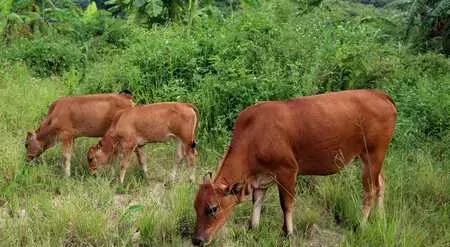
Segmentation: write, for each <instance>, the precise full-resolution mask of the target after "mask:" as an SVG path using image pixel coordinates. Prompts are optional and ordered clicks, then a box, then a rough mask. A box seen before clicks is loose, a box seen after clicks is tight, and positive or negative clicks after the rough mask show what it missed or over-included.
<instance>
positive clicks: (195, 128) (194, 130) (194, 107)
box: [189, 104, 200, 149]
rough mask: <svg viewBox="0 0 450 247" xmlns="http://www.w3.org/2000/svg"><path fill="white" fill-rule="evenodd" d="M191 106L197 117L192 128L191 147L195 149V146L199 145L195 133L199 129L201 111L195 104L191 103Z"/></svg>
mask: <svg viewBox="0 0 450 247" xmlns="http://www.w3.org/2000/svg"><path fill="white" fill-rule="evenodd" d="M189 106H190V107H191V108H192V110H194V112H195V119H194V121H195V124H194V126H193V128H192V142H191V148H192V149H195V147H196V146H197V142H196V141H195V134H196V132H197V129H198V124H199V119H200V113H199V111H198V109H197V107H196V106H195V105H193V104H189Z"/></svg>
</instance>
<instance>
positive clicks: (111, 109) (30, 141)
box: [26, 94, 133, 175]
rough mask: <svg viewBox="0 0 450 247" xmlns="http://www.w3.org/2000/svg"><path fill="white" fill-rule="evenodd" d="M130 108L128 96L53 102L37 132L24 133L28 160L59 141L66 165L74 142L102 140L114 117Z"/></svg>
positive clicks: (107, 96) (76, 97) (79, 98)
mask: <svg viewBox="0 0 450 247" xmlns="http://www.w3.org/2000/svg"><path fill="white" fill-rule="evenodd" d="M132 106H133V102H132V96H131V95H128V94H93V95H84V96H68V97H63V98H60V99H58V100H56V101H55V102H53V103H52V105H51V106H50V108H49V111H48V114H47V116H46V117H45V119H44V120H43V121H42V122H41V124H40V126H39V128H38V129H37V130H36V131H35V132H34V133H28V136H27V144H26V148H27V157H28V160H30V161H31V160H33V159H35V158H36V157H38V156H39V155H40V154H41V153H42V152H44V151H45V150H46V149H47V148H50V147H51V146H53V145H54V144H55V142H56V141H61V142H62V143H63V146H64V156H65V157H66V165H67V164H68V163H70V153H71V148H72V144H73V141H74V139H75V138H77V137H81V136H87V137H100V136H103V135H104V134H105V132H106V131H107V130H108V128H109V126H110V124H111V122H112V119H113V117H114V115H115V114H116V113H117V112H118V111H120V110H123V109H125V108H128V107H132ZM69 166H70V164H69ZM67 169H70V168H68V167H66V174H67V172H68V171H67ZM67 175H69V174H67Z"/></svg>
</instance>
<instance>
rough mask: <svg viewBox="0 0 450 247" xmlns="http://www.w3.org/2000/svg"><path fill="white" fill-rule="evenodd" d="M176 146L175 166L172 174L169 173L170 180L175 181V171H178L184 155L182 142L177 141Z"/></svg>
mask: <svg viewBox="0 0 450 247" xmlns="http://www.w3.org/2000/svg"><path fill="white" fill-rule="evenodd" d="M177 142H178V144H177V153H176V158H175V166H174V167H173V169H172V173H171V175H170V176H171V177H172V180H175V178H176V177H177V170H178V169H180V167H181V163H182V162H183V159H184V157H185V155H186V154H185V153H184V145H183V142H182V141H181V140H177Z"/></svg>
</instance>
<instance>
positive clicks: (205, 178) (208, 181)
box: [203, 172, 212, 184]
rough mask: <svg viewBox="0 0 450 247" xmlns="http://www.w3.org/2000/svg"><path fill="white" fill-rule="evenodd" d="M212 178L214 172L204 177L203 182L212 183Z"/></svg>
mask: <svg viewBox="0 0 450 247" xmlns="http://www.w3.org/2000/svg"><path fill="white" fill-rule="evenodd" d="M211 178H212V172H208V173H207V174H206V175H205V176H204V177H203V183H204V184H210V183H211Z"/></svg>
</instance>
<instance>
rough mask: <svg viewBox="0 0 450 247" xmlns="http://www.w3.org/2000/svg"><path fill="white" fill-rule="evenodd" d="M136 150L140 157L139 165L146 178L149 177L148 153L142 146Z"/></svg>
mask: <svg viewBox="0 0 450 247" xmlns="http://www.w3.org/2000/svg"><path fill="white" fill-rule="evenodd" d="M134 152H135V153H136V156H137V158H138V162H139V165H140V166H141V168H142V171H143V172H144V177H145V178H146V179H148V168H147V155H146V154H145V152H144V150H143V149H142V147H139V146H138V147H136V149H135V150H134Z"/></svg>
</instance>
